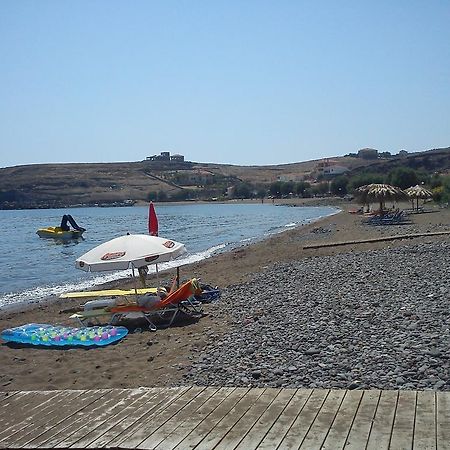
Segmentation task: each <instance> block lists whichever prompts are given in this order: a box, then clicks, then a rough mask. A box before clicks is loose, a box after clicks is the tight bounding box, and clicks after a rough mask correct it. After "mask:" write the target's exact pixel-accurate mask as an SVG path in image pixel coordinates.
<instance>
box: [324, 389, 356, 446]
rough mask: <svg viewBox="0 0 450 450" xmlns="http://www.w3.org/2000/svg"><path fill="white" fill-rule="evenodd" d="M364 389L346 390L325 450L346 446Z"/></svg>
mask: <svg viewBox="0 0 450 450" xmlns="http://www.w3.org/2000/svg"><path fill="white" fill-rule="evenodd" d="M362 396H363V391H359V390H354V391H346V392H345V397H344V399H343V401H342V404H341V406H340V407H339V410H338V412H337V414H336V417H335V419H334V422H333V423H332V425H331V428H330V430H329V433H328V435H327V437H326V439H325V441H324V443H323V445H322V449H323V450H336V449H338V448H344V446H345V442H346V440H347V437H348V434H349V432H350V428H351V427H352V424H353V421H354V419H355V416H356V412H357V411H358V408H359V404H360V402H361V398H362Z"/></svg>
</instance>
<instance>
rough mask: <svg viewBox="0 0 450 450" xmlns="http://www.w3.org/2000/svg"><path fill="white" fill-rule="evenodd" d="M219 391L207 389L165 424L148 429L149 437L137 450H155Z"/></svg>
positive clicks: (212, 388) (211, 388) (215, 388)
mask: <svg viewBox="0 0 450 450" xmlns="http://www.w3.org/2000/svg"><path fill="white" fill-rule="evenodd" d="M218 390H219V388H218V387H207V388H205V389H204V390H203V391H201V392H200V393H199V394H198V395H197V396H196V397H195V398H194V399H192V400H191V401H190V402H189V403H187V404H186V405H185V406H183V407H182V408H181V409H179V410H178V411H177V412H176V414H174V415H173V416H172V417H170V418H169V420H167V421H166V422H165V423H163V424H162V425H161V424H155V423H154V424H152V427H151V428H149V427H147V430H146V431H147V437H146V439H145V440H143V441H142V442H141V443H140V444H139V445H138V446H137V448H141V449H142V448H143V449H152V450H153V449H154V448H155V447H157V446H158V444H160V443H161V442H162V441H164V439H165V438H166V437H167V436H168V435H170V433H172V432H173V431H174V430H175V429H176V428H177V427H178V426H179V425H180V424H181V423H183V422H184V420H186V419H188V418H189V417H190V416H191V415H192V414H195V412H196V411H198V409H200V408H201V407H202V406H203V405H204V404H205V403H206V402H207V401H208V400H209V399H210V398H211V397H212V396H213V395H214V394H215V393H216V392H217V391H218ZM152 429H153V430H154V431H153V432H152V431H151V430H152ZM164 448H165V446H164Z"/></svg>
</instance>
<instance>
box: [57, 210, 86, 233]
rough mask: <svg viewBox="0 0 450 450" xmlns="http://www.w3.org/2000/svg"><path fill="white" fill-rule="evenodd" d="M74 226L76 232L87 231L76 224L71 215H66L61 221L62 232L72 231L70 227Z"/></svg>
mask: <svg viewBox="0 0 450 450" xmlns="http://www.w3.org/2000/svg"><path fill="white" fill-rule="evenodd" d="M68 223H70V225H72V227H73V229H74V230H77V231H86V229H85V228H83V227H80V226H78V224H77V223H76V222H75V220H74V218H73V217H72V216H71V215H70V214H64V215H63V216H62V219H61V230H62V231H70V226H69V225H68Z"/></svg>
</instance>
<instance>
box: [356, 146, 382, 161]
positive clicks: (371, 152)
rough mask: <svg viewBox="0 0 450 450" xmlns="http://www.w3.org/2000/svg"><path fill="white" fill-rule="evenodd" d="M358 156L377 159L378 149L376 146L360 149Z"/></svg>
mask: <svg viewBox="0 0 450 450" xmlns="http://www.w3.org/2000/svg"><path fill="white" fill-rule="evenodd" d="M358 158H362V159H377V158H378V150H375V149H374V148H362V149H361V150H358Z"/></svg>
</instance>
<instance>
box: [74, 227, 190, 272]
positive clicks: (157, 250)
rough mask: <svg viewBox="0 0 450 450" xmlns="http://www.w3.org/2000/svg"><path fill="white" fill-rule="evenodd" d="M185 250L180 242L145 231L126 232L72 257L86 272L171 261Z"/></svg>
mask: <svg viewBox="0 0 450 450" xmlns="http://www.w3.org/2000/svg"><path fill="white" fill-rule="evenodd" d="M184 253H186V247H185V246H184V244H181V243H180V242H176V241H173V240H171V239H165V238H163V237H158V236H149V235H145V234H128V235H126V236H121V237H118V238H115V239H112V240H110V241H108V242H104V243H103V244H100V245H98V246H97V247H95V248H93V249H92V250H89V251H88V252H87V253H85V254H84V255H82V256H80V257H79V258H78V259H77V260H76V261H75V266H76V268H77V269H81V270H84V271H86V272H102V271H107V270H125V269H132V270H133V273H134V269H135V268H139V267H144V266H148V265H149V264H158V263H163V262H167V261H171V260H173V259H175V258H178V257H179V256H181V255H183V254H184Z"/></svg>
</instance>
